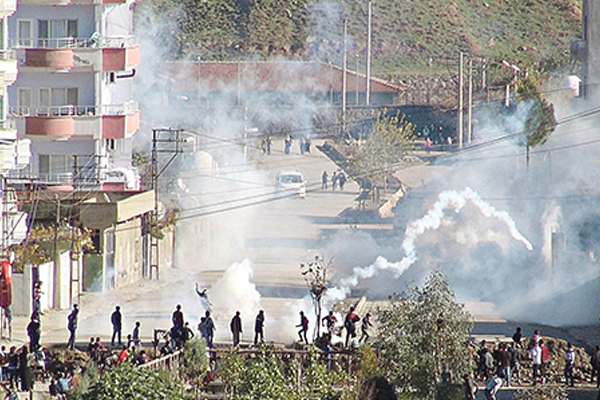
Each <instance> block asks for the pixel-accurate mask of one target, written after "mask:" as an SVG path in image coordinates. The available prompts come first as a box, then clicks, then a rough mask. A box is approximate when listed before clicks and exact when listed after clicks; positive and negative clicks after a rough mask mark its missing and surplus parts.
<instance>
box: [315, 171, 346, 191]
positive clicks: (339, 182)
mask: <svg viewBox="0 0 600 400" xmlns="http://www.w3.org/2000/svg"><path fill="white" fill-rule="evenodd" d="M347 180H348V178H347V177H346V174H345V173H344V171H342V170H338V171H334V172H333V175H331V190H336V189H337V188H338V186H339V188H340V190H344V186H345V185H346V181H347ZM328 188H329V174H328V173H327V171H323V174H322V175H321V189H322V190H327V189H328Z"/></svg>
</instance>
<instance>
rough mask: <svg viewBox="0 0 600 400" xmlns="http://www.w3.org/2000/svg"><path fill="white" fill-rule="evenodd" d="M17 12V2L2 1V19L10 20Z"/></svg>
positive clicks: (13, 0)
mask: <svg viewBox="0 0 600 400" xmlns="http://www.w3.org/2000/svg"><path fill="white" fill-rule="evenodd" d="M15 11H17V0H0V18H2V19H4V18H8V17H10V16H11V15H13V14H14V13H15Z"/></svg>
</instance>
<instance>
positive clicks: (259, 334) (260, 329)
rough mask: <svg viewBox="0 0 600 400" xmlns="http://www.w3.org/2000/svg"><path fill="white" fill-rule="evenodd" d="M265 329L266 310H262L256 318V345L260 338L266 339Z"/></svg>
mask: <svg viewBox="0 0 600 400" xmlns="http://www.w3.org/2000/svg"><path fill="white" fill-rule="evenodd" d="M264 329H265V312H264V311H263V310H260V311H259V312H258V315H257V316H256V319H255V320H254V345H255V346H256V345H258V340H259V338H260V341H261V342H263V341H264V333H265V332H264Z"/></svg>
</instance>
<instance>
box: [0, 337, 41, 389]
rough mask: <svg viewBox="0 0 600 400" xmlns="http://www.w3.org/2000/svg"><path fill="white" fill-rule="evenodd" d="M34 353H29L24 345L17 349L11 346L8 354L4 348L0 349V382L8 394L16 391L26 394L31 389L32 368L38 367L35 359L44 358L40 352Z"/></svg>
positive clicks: (32, 380)
mask: <svg viewBox="0 0 600 400" xmlns="http://www.w3.org/2000/svg"><path fill="white" fill-rule="evenodd" d="M36 353H40V355H39V356H38V355H36ZM36 353H31V352H30V351H29V349H28V348H27V346H26V345H25V346H21V347H20V348H18V349H17V347H16V346H12V347H11V348H10V350H9V351H8V352H7V351H6V347H5V346H2V347H1V348H0V365H1V367H0V382H2V384H3V385H4V386H5V388H6V389H7V390H8V392H9V393H13V392H15V391H17V390H20V391H23V392H26V391H30V390H32V389H33V382H34V367H35V366H36V365H38V359H37V358H38V357H44V356H45V353H44V352H43V351H41V350H38V351H37V352H36ZM44 368H45V365H44Z"/></svg>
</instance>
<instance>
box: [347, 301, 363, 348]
mask: <svg viewBox="0 0 600 400" xmlns="http://www.w3.org/2000/svg"><path fill="white" fill-rule="evenodd" d="M358 321H360V317H359V316H358V315H356V313H355V312H354V307H353V306H352V307H350V310H349V311H348V314H346V318H345V319H344V328H345V329H346V342H345V343H346V347H348V343H349V342H350V338H351V337H352V338H355V337H356V326H355V324H356V323H357V322H358Z"/></svg>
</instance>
